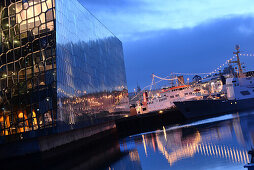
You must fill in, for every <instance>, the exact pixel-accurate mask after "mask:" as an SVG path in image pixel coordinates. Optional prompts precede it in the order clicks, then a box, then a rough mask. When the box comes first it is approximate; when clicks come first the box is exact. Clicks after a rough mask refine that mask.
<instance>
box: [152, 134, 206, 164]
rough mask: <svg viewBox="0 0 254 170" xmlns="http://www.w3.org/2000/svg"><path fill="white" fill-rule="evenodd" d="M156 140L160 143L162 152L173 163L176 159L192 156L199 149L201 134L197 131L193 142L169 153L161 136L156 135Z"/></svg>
mask: <svg viewBox="0 0 254 170" xmlns="http://www.w3.org/2000/svg"><path fill="white" fill-rule="evenodd" d="M156 140H157V144H158V148H159V150H160V151H161V152H162V154H163V155H164V156H165V158H166V159H167V160H168V163H169V164H170V165H172V164H173V163H175V162H176V161H178V160H180V159H182V158H185V157H192V156H193V155H194V153H195V152H196V150H197V146H198V145H197V144H198V143H199V142H200V141H201V135H200V133H199V132H197V133H196V135H195V139H194V141H193V144H191V145H189V144H187V145H186V146H183V147H181V148H180V149H177V150H176V151H174V152H172V153H170V154H169V153H168V151H167V150H166V148H165V147H164V146H163V144H162V142H161V141H160V138H159V137H158V135H156Z"/></svg>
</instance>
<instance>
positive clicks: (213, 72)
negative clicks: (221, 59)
mask: <svg viewBox="0 0 254 170" xmlns="http://www.w3.org/2000/svg"><path fill="white" fill-rule="evenodd" d="M239 55H240V56H254V54H246V53H245V54H239ZM235 57H236V55H234V56H233V57H231V58H230V59H229V60H227V61H226V62H225V63H223V64H222V65H220V66H219V67H217V68H216V69H215V70H214V71H212V72H210V73H208V74H207V75H206V76H205V77H204V78H202V79H203V80H204V79H206V78H208V77H210V76H211V75H212V74H215V73H218V72H219V71H221V69H222V68H223V67H225V66H226V65H227V64H230V63H231V61H232V60H233V59H234V58H235Z"/></svg>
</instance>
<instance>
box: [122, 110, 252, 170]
mask: <svg viewBox="0 0 254 170" xmlns="http://www.w3.org/2000/svg"><path fill="white" fill-rule="evenodd" d="M253 113H254V112H253ZM253 118H254V114H252V113H241V114H240V116H239V114H233V115H228V116H221V117H218V118H216V119H214V118H213V119H208V120H205V121H200V122H195V123H191V124H189V125H185V126H181V127H179V128H176V127H174V128H172V127H170V128H165V127H163V128H162V129H161V130H158V131H155V132H152V133H146V134H141V135H138V136H132V137H129V138H126V139H124V140H123V141H122V142H121V145H120V146H121V150H122V151H131V150H137V151H138V156H139V159H140V160H139V161H140V164H141V167H142V169H176V170H182V169H195V170H197V169H244V168H243V166H244V165H245V164H246V163H248V162H249V155H248V154H247V152H248V150H250V148H251V147H252V146H253V141H254V126H253V123H254V119H253ZM211 120H212V121H211ZM121 168H122V167H120V168H119V167H118V169H121Z"/></svg>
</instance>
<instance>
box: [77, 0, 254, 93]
mask: <svg viewBox="0 0 254 170" xmlns="http://www.w3.org/2000/svg"><path fill="white" fill-rule="evenodd" d="M80 2H81V3H82V4H84V6H85V7H86V8H87V9H88V10H89V11H91V12H92V13H93V14H94V15H95V16H96V17H97V18H98V19H99V20H100V21H101V22H102V23H103V24H104V25H105V26H106V27H108V28H109V30H111V31H112V32H113V33H114V34H115V35H116V36H117V37H118V38H119V39H120V40H121V41H122V42H123V48H124V57H125V65H126V74H127V83H128V88H129V91H133V89H134V88H135V87H136V86H137V83H138V84H139V85H140V86H141V88H142V87H144V86H146V85H149V84H150V83H151V74H152V73H154V74H156V75H158V76H161V77H165V76H168V75H170V73H171V72H181V73H201V72H205V73H207V72H212V71H213V70H214V69H216V68H217V67H218V66H220V65H222V64H223V63H224V62H225V61H226V60H228V59H230V58H231V57H232V56H233V51H234V46H235V44H240V46H241V50H242V51H244V52H242V53H246V54H253V53H254V1H253V0H80ZM241 60H242V62H244V63H245V65H246V68H247V70H254V57H250V56H248V57H247V56H243V57H241ZM192 77H193V76H192Z"/></svg>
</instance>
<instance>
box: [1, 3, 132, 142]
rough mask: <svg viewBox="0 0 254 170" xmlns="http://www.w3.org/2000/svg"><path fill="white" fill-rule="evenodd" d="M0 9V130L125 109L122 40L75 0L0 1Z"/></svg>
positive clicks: (53, 129) (14, 132)
mask: <svg viewBox="0 0 254 170" xmlns="http://www.w3.org/2000/svg"><path fill="white" fill-rule="evenodd" d="M0 11H1V12H0V21H1V27H0V31H1V34H0V109H1V110H0V135H1V136H2V137H3V136H4V137H6V136H18V137H20V134H23V137H26V136H27V137H31V136H37V135H42V134H49V133H59V132H63V131H68V130H70V129H75V128H81V127H86V126H90V125H94V124H97V123H102V122H105V121H109V120H110V117H111V116H110V115H111V114H114V113H119V112H120V113H122V112H128V110H129V101H128V91H127V83H126V75H125V66H124V58H123V50H122V43H121V41H120V40H119V39H118V38H117V37H115V36H114V35H113V34H112V33H111V32H110V31H109V30H108V29H107V28H106V27H105V26H104V25H102V24H101V23H100V22H99V21H98V20H97V19H96V18H95V17H94V16H93V15H92V14H91V13H90V12H89V11H87V10H86V9H85V8H84V7H83V6H82V5H81V4H80V3H79V2H78V1H77V0H68V1H66V0H1V1H0ZM14 139H15V138H14ZM1 142H2V143H3V141H2V140H1Z"/></svg>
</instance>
